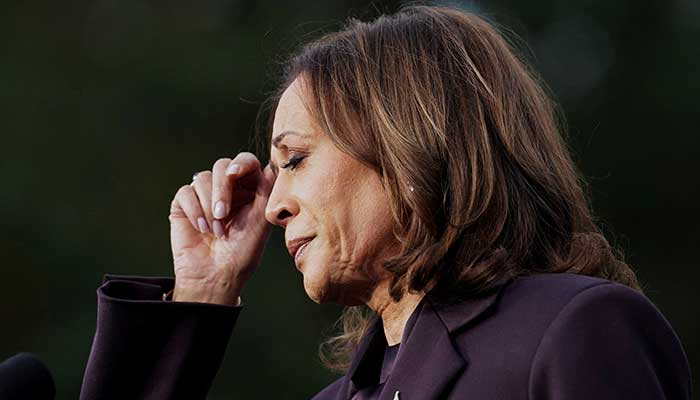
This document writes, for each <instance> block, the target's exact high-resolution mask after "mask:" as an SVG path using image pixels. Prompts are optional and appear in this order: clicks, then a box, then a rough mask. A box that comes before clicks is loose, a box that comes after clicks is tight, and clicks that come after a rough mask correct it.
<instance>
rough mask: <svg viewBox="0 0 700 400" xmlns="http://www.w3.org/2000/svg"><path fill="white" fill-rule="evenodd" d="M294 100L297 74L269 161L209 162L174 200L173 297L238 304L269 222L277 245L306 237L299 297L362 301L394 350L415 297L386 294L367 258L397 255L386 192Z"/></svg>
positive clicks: (299, 97)
mask: <svg viewBox="0 0 700 400" xmlns="http://www.w3.org/2000/svg"><path fill="white" fill-rule="evenodd" d="M303 99H304V91H303V80H302V79H301V78H297V79H296V80H295V81H294V82H293V83H292V84H291V85H290V86H289V87H288V88H287V90H286V91H285V92H284V93H283V95H282V97H281V99H280V102H279V104H278V107H277V110H276V111H275V120H274V123H273V134H272V146H271V154H270V165H268V166H266V167H265V168H264V169H261V168H260V163H259V161H258V160H257V158H256V157H255V156H254V155H253V154H250V153H240V154H238V155H237V156H236V157H235V158H234V159H233V160H231V159H227V158H224V159H219V160H217V162H216V163H215V164H214V166H213V168H212V171H204V172H202V173H200V174H198V175H197V179H196V180H195V182H194V184H193V185H186V186H183V187H182V188H180V190H179V191H178V192H177V194H176V195H175V198H174V200H173V203H172V205H171V214H170V221H171V245H172V250H173V259H174V265H175V276H176V285H175V291H174V294H173V299H174V300H176V301H199V302H210V303H218V304H227V305H236V304H239V302H240V297H239V295H240V292H241V290H242V288H243V287H244V285H245V283H246V282H247V280H248V279H249V277H250V275H251V274H252V272H253V271H254V270H255V268H257V266H258V265H259V261H260V257H261V255H262V251H263V249H264V245H265V242H266V241H267V238H268V237H269V233H270V228H271V226H272V225H277V226H280V227H282V228H283V229H284V230H285V239H286V240H287V241H289V240H293V239H296V238H301V237H313V240H312V241H311V242H309V244H308V245H307V246H306V248H305V249H304V251H303V253H302V255H301V257H300V258H299V259H298V260H296V262H295V264H296V266H297V268H298V270H299V271H300V272H301V273H302V275H303V284H304V290H305V291H306V293H307V295H308V296H309V298H311V299H312V300H313V301H314V302H316V303H326V302H335V303H338V304H342V305H359V304H366V305H367V306H368V307H370V308H371V309H372V310H374V311H375V312H376V313H377V314H378V315H380V316H381V318H382V322H383V325H384V333H385V335H386V338H387V342H388V344H389V345H394V344H396V343H399V342H400V341H401V337H402V335H403V329H404V326H405V324H406V321H407V320H408V317H409V316H410V315H411V313H412V312H413V310H414V309H415V307H416V305H417V304H418V303H419V302H420V299H421V298H422V296H423V294H422V293H419V294H410V293H407V294H406V295H405V296H404V297H403V299H402V300H401V301H400V302H398V303H395V302H393V301H392V299H391V297H390V296H389V293H388V284H389V278H390V276H389V275H388V273H387V272H386V271H383V270H382V269H381V267H380V266H379V263H378V262H377V261H378V260H381V259H382V258H383V257H385V256H387V255H390V254H392V252H395V251H396V249H397V244H396V241H395V239H394V238H393V235H392V223H393V222H392V218H391V212H390V209H389V201H388V197H387V193H386V191H385V190H384V188H383V186H382V184H381V180H380V177H379V175H378V174H377V173H376V172H375V171H373V170H372V169H371V168H369V167H368V166H366V165H364V164H362V163H361V162H359V161H358V160H356V159H354V158H352V157H350V156H349V155H347V154H345V153H343V152H342V151H340V150H339V149H338V148H337V146H335V144H334V143H333V142H332V141H331V139H330V138H329V137H328V136H327V135H325V134H324V133H323V132H322V131H321V130H320V129H319V127H318V126H317V125H316V124H315V123H314V121H313V119H312V118H311V116H310V115H309V113H308V112H307V111H306V108H305V107H304V102H303ZM290 160H291V161H292V162H291V163H290ZM292 164H295V165H292ZM236 166H237V167H236ZM236 168H238V170H237V171H236ZM217 205H218V208H217Z"/></svg>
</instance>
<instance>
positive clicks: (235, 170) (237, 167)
mask: <svg viewBox="0 0 700 400" xmlns="http://www.w3.org/2000/svg"><path fill="white" fill-rule="evenodd" d="M240 171H241V166H240V165H238V164H231V165H229V166H228V168H226V175H234V174H237V173H238V172H240Z"/></svg>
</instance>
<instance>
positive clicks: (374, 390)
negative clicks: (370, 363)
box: [353, 343, 401, 400]
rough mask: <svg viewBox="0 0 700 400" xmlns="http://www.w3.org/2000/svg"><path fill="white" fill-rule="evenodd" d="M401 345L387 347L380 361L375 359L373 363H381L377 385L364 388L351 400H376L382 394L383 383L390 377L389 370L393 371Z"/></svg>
mask: <svg viewBox="0 0 700 400" xmlns="http://www.w3.org/2000/svg"><path fill="white" fill-rule="evenodd" d="M400 345H401V343H398V344H395V345H393V346H388V347H386V348H385V349H384V357H383V358H382V359H376V360H374V362H376V363H377V364H379V363H380V362H381V363H382V369H381V373H380V374H379V384H378V385H374V386H368V387H366V388H363V389H361V390H360V391H358V392H357V393H356V394H355V396H354V397H353V400H377V399H379V395H380V394H381V393H382V389H383V388H384V382H386V380H387V379H388V378H389V375H391V370H392V369H394V361H395V360H396V355H397V354H398V353H399V346H400Z"/></svg>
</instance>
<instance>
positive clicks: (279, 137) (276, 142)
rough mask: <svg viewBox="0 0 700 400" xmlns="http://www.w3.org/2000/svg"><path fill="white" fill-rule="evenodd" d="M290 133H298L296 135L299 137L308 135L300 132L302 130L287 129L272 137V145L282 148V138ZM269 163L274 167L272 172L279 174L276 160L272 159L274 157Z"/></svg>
mask: <svg viewBox="0 0 700 400" xmlns="http://www.w3.org/2000/svg"><path fill="white" fill-rule="evenodd" d="M288 135H296V136H299V137H307V135H305V134H303V133H300V132H297V131H292V130H286V131H284V132H282V133H280V134H279V135H277V136H275V137H274V138H273V139H272V146H273V147H274V148H276V149H279V148H280V142H281V141H282V139H284V138H285V136H288ZM269 164H270V168H272V172H273V173H274V174H275V175H277V171H278V170H277V164H275V162H274V161H272V159H270V161H269Z"/></svg>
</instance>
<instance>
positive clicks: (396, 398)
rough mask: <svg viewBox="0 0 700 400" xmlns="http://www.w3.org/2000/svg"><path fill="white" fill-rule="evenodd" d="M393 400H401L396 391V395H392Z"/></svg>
mask: <svg viewBox="0 0 700 400" xmlns="http://www.w3.org/2000/svg"><path fill="white" fill-rule="evenodd" d="M394 400H401V399H399V391H398V390H397V391H396V393H394Z"/></svg>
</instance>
